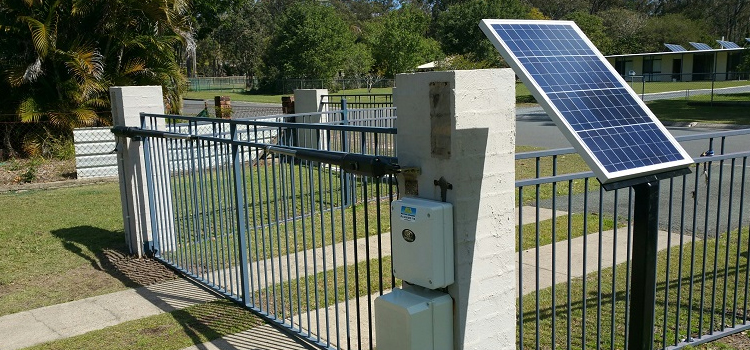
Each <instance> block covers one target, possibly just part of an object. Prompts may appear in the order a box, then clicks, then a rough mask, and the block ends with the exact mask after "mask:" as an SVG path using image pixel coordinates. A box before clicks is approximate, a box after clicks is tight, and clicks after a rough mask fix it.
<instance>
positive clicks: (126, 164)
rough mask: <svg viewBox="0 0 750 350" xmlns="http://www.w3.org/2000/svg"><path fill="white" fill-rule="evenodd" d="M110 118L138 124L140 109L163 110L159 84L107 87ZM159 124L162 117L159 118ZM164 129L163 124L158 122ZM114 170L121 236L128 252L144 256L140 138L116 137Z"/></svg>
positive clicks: (148, 236) (146, 223)
mask: <svg viewBox="0 0 750 350" xmlns="http://www.w3.org/2000/svg"><path fill="white" fill-rule="evenodd" d="M109 96H110V99H111V104H112V119H113V122H114V125H116V126H134V127H140V126H141V117H140V113H141V112H146V113H158V114H163V113H164V100H163V97H162V90H161V86H123V87H111V88H110V89H109ZM160 121H161V122H162V124H163V121H164V120H163V119H160ZM157 128H158V129H159V130H164V125H158V126H157ZM117 171H118V174H119V177H120V200H121V202H122V218H123V222H124V225H125V239H126V241H127V243H128V246H129V248H130V253H131V254H134V255H137V256H139V257H141V256H143V255H145V253H146V247H147V244H148V242H149V241H151V240H152V234H153V233H152V232H151V231H152V230H151V215H150V212H149V203H148V188H147V185H146V166H145V162H144V158H143V144H142V142H141V141H138V140H133V139H130V138H125V137H117Z"/></svg>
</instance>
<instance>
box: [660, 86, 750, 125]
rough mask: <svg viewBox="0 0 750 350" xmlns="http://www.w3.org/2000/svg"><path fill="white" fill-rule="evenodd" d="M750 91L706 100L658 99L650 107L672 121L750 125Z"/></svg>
mask: <svg viewBox="0 0 750 350" xmlns="http://www.w3.org/2000/svg"><path fill="white" fill-rule="evenodd" d="M748 104H750V93H745V94H736V95H720V96H717V97H716V99H715V101H713V103H711V101H710V100H709V101H704V100H685V99H674V100H657V101H651V102H649V103H648V107H649V108H650V109H651V111H652V112H654V114H656V116H657V117H658V118H659V120H661V121H662V122H664V121H671V122H704V123H721V124H736V125H750V114H748V113H747V108H748Z"/></svg>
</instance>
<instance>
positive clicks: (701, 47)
mask: <svg viewBox="0 0 750 350" xmlns="http://www.w3.org/2000/svg"><path fill="white" fill-rule="evenodd" d="M690 45H693V47H694V48H695V49H696V50H713V48H711V46H708V44H704V43H694V42H692V41H691V42H690Z"/></svg>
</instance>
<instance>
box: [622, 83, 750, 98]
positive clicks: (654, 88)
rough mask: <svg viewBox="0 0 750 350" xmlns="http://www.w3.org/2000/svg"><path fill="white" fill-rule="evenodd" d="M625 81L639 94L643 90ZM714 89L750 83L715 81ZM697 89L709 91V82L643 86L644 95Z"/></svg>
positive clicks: (640, 85)
mask: <svg viewBox="0 0 750 350" xmlns="http://www.w3.org/2000/svg"><path fill="white" fill-rule="evenodd" d="M625 81H626V82H627V83H628V85H630V86H631V87H632V88H633V90H634V91H635V92H636V93H638V94H640V93H641V92H642V91H643V90H644V88H643V85H642V84H643V83H642V82H640V81H636V82H634V83H632V84H631V83H630V80H629V79H625ZM713 86H714V88H724V87H736V86H748V87H750V81H747V80H728V81H716V82H714V85H713ZM698 89H711V82H710V81H678V82H661V81H651V82H649V81H647V82H646V85H645V93H647V94H650V93H657V92H668V91H684V90H698Z"/></svg>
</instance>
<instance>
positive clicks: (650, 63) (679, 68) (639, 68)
mask: <svg viewBox="0 0 750 350" xmlns="http://www.w3.org/2000/svg"><path fill="white" fill-rule="evenodd" d="M748 41H750V40H748ZM717 42H718V43H719V44H720V45H721V46H722V48H720V49H714V48H711V47H710V46H708V45H707V44H703V43H693V42H691V43H690V44H691V45H692V46H693V47H694V48H695V50H686V49H685V48H684V47H682V46H680V45H676V44H664V45H665V46H666V47H667V48H668V49H670V50H671V51H667V52H651V53H638V54H628V55H611V56H606V58H607V60H608V61H609V63H610V64H612V66H614V67H615V69H616V70H617V71H618V72H619V73H620V74H621V75H623V76H624V77H626V78H627V77H628V76H638V77H639V79H638V80H640V77H641V76H642V77H643V79H645V80H646V81H665V82H666V81H695V80H737V79H748V72H737V66H738V65H739V64H740V63H741V62H742V57H743V55H744V54H746V52H748V51H745V50H748V49H746V48H742V47H740V46H739V45H737V44H735V43H733V42H730V41H721V40H717ZM714 73H715V74H714Z"/></svg>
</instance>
